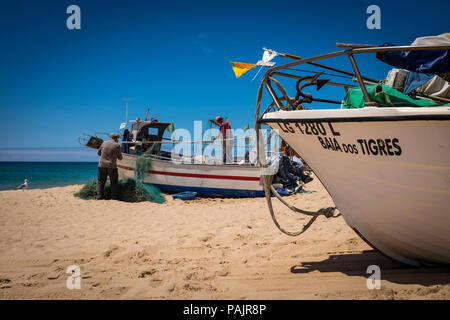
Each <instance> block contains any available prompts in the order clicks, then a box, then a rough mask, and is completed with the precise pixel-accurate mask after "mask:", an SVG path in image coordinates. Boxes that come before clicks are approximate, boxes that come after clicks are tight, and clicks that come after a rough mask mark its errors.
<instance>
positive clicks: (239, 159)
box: [121, 136, 279, 166]
mask: <svg viewBox="0 0 450 320" xmlns="http://www.w3.org/2000/svg"><path fill="white" fill-rule="evenodd" d="M255 138H256V137H255V136H247V137H233V138H228V139H222V140H225V141H233V154H234V151H235V150H237V149H238V148H241V149H242V148H244V150H245V152H248V153H251V152H252V153H253V154H254V155H255V161H250V160H249V159H247V158H246V156H245V155H244V156H236V157H235V158H234V161H233V162H232V163H226V165H249V166H257V165H258V163H257V161H256V152H257V148H256V145H251V144H245V145H239V144H235V143H234V141H239V140H244V139H245V140H249V141H252V139H253V141H254V140H255ZM121 143H122V144H125V145H126V144H128V145H132V146H136V145H137V146H142V145H146V144H148V145H152V146H154V145H157V144H166V145H167V144H169V145H176V144H197V145H198V144H200V145H205V144H211V143H212V141H210V140H198V141H186V140H170V141H122V142H121ZM152 151H153V150H152V147H150V148H149V149H148V150H146V151H144V152H142V153H140V154H138V155H142V156H146V157H149V158H152V159H156V160H161V161H173V160H174V158H173V157H172V156H164V155H162V154H164V153H170V152H168V151H160V152H159V153H156V154H155V153H153V152H152ZM245 152H244V154H245ZM278 152H279V151H278V149H277V150H276V151H272V150H266V157H268V158H271V157H272V156H274V155H276V154H278ZM193 153H194V155H183V156H180V157H177V159H176V161H177V162H178V163H182V164H205V165H222V164H224V163H223V161H222V160H220V159H217V158H215V157H210V156H207V155H198V154H196V152H195V150H194V152H193Z"/></svg>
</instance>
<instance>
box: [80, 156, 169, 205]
mask: <svg viewBox="0 0 450 320" xmlns="http://www.w3.org/2000/svg"><path fill="white" fill-rule="evenodd" d="M150 169H151V159H150V158H148V157H144V156H140V157H137V158H136V166H135V169H134V178H123V179H119V200H120V201H125V202H141V201H151V202H156V203H164V202H165V201H166V199H165V198H164V196H163V195H162V194H161V191H160V190H159V189H158V188H157V187H155V186H153V185H149V184H145V183H143V180H144V178H145V175H146V174H147V173H148V171H149V170H150ZM74 195H75V196H76V197H78V198H81V199H85V200H91V199H96V197H97V178H93V179H92V180H90V181H88V182H87V183H86V184H85V185H84V186H83V188H81V190H80V191H78V192H77V193H75V194H74ZM104 198H105V199H111V185H110V183H109V179H108V182H107V183H106V185H105V191H104Z"/></svg>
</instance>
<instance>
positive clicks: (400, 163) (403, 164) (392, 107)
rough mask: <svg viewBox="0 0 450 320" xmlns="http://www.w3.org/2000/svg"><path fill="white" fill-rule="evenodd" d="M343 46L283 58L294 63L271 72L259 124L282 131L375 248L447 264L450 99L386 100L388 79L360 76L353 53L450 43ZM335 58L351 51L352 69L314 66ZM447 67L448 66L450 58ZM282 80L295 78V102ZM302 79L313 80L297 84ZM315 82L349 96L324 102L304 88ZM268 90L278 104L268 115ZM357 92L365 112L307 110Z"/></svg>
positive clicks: (265, 83)
mask: <svg viewBox="0 0 450 320" xmlns="http://www.w3.org/2000/svg"><path fill="white" fill-rule="evenodd" d="M444 42H445V40H444ZM338 47H341V48H344V49H345V50H342V51H338V52H334V53H331V54H325V55H320V56H317V57H313V58H308V59H302V58H300V57H296V56H293V55H287V54H280V55H282V56H285V57H287V58H291V59H294V60H295V61H293V62H290V63H287V64H285V65H282V66H279V67H276V68H271V69H270V70H268V71H267V73H266V75H265V77H264V79H263V81H262V83H261V87H260V91H259V94H258V104H257V119H258V121H257V124H256V126H257V127H258V126H260V125H262V124H267V125H269V126H270V127H271V128H272V129H277V130H278V131H279V135H280V136H281V137H282V139H284V140H285V141H286V142H287V143H288V144H289V145H290V146H291V147H293V149H294V150H295V151H296V152H298V153H299V154H300V155H301V156H302V158H303V159H304V160H305V161H306V162H307V163H308V165H309V166H310V167H311V169H312V170H313V171H314V173H315V175H316V176H317V177H318V178H319V179H320V181H321V182H322V184H323V185H324V186H325V188H326V189H327V191H328V192H329V194H330V195H331V197H332V198H333V201H334V203H335V205H336V207H337V208H338V209H339V212H340V213H342V215H343V217H344V219H345V221H346V222H347V224H348V225H349V226H350V227H352V228H353V229H354V230H355V231H356V232H357V233H358V234H359V235H360V236H361V237H362V238H363V239H365V240H366V241H367V242H368V243H369V244H370V245H372V246H373V247H375V248H377V249H378V250H380V251H381V252H382V253H384V254H386V255H388V256H390V257H392V258H394V259H397V260H399V261H402V262H404V263H407V264H410V265H416V266H417V265H422V264H448V263H450V105H449V104H448V102H450V100H448V97H446V96H440V97H435V96H432V95H430V96H426V95H423V94H421V95H420V96H421V97H422V98H424V99H425V100H420V101H419V100H417V99H414V100H413V101H412V103H416V104H419V102H420V104H421V106H419V105H413V104H411V107H408V101H409V100H408V99H409V98H407V97H405V98H404V99H406V100H405V101H406V102H405V101H403V102H402V103H400V102H398V100H395V99H393V98H391V99H387V100H386V98H385V97H384V98H383V97H381V96H380V95H379V94H380V92H383V91H384V90H386V87H385V85H384V84H383V85H381V84H380V83H378V81H376V80H373V79H370V78H367V77H363V76H362V75H361V74H360V71H359V69H358V66H357V64H356V61H355V59H354V55H356V54H359V53H368V52H376V53H377V54H380V53H394V54H395V53H396V52H399V53H401V52H414V51H420V52H421V53H426V52H428V51H429V50H433V51H429V52H432V53H433V52H434V53H436V52H438V53H439V51H441V50H442V51H446V52H447V55H448V52H449V51H448V50H449V49H450V45H449V43H447V44H444V45H443V44H442V43H440V44H437V45H436V44H433V45H422V46H417V45H412V46H402V47H395V46H392V47H377V46H369V45H344V44H340V45H339V44H338ZM337 56H348V58H349V59H350V62H351V65H352V67H353V72H347V71H344V70H341V69H337V68H334V67H330V66H328V65H324V64H319V63H317V62H316V61H317V60H320V59H324V58H333V57H337ZM444 56H445V55H444ZM377 57H378V56H377ZM382 58H383V57H382ZM447 59H448V58H447ZM424 61H425V60H424ZM415 62H416V61H414V63H415ZM304 63H307V64H311V65H314V66H315V67H319V68H322V70H327V71H328V70H332V71H333V72H336V73H339V74H340V75H348V76H350V77H353V78H354V79H356V80H357V81H358V84H359V88H355V86H354V85H353V84H351V83H350V84H343V83H335V82H331V81H330V80H329V79H323V76H324V72H318V73H317V74H316V75H314V76H309V77H303V76H300V75H295V74H292V71H289V68H292V67H293V66H297V65H300V64H304ZM443 66H444V68H447V69H445V70H444V71H445V72H448V71H446V70H448V69H450V65H448V60H447V62H444V63H443ZM411 72H412V71H411ZM445 72H442V73H445ZM447 76H448V74H447ZM281 78H291V79H296V80H298V82H297V91H296V96H295V98H294V97H289V96H288V95H287V93H286V92H287V90H286V89H284V87H283V86H282V85H281V80H280V79H281ZM276 79H277V80H276ZM301 81H306V83H307V84H305V85H303V86H301V87H300V83H301ZM273 83H275V84H276V87H277V88H278V92H277V91H275V90H274V89H273V87H272V84H273ZM377 83H378V84H377ZM447 84H448V83H447ZM309 85H316V86H317V89H320V88H321V87H322V86H323V85H334V86H340V87H344V88H345V89H346V91H349V92H347V96H346V100H345V101H344V102H342V101H333V100H326V99H319V98H316V97H313V96H312V95H311V94H307V93H305V92H303V91H302V90H304V88H305V87H306V86H309ZM264 87H265V88H266V89H267V91H268V92H269V94H270V97H271V98H272V100H273V101H272V103H271V105H270V106H269V108H267V109H266V110H265V111H264V112H262V113H261V112H260V110H259V109H260V103H261V96H262V91H263V90H262V88H264ZM380 88H381V89H380ZM352 90H353V92H355V90H359V91H358V92H359V93H360V95H361V97H362V99H363V100H362V101H363V107H362V108H354V109H353V108H350V109H342V106H341V109H322V110H304V109H305V103H314V102H315V101H320V102H329V103H338V104H343V105H345V103H348V102H351V101H350V98H351V97H349V95H350V94H351V92H350V91H352ZM371 90H372V91H371ZM373 90H374V91H373ZM393 90H394V89H393ZM397 91H398V90H397ZM385 93H386V92H385ZM387 94H389V92H388V93H387ZM394 94H397V93H395V92H394ZM278 95H280V96H278ZM314 95H316V93H315V94H314ZM418 97H419V95H417V96H415V98H418ZM347 98H348V99H347ZM380 99H384V100H383V101H384V102H386V103H383V101H380ZM394 100H395V101H397V103H398V104H397V103H396V102H395V101H394ZM286 101H287V102H286ZM427 101H428V102H427ZM389 102H390V103H389ZM262 163H263V161H262ZM265 181H270V180H265ZM267 199H268V202H269V207H270V209H271V210H272V206H271V199H270V197H268V198H267Z"/></svg>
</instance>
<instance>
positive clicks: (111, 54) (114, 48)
mask: <svg viewBox="0 0 450 320" xmlns="http://www.w3.org/2000/svg"><path fill="white" fill-rule="evenodd" d="M71 4H76V5H78V6H80V8H81V30H68V29H67V28H66V19H67V17H68V14H66V8H67V7H68V6H69V5H71ZM371 4H377V5H379V6H380V8H381V30H369V29H367V28H366V19H367V17H368V15H367V14H366V8H367V7H368V6H369V5H371ZM448 12H450V2H444V1H435V0H430V1H395V2H393V1H339V2H338V1H300V0H297V1H264V0H258V1H230V0H229V1H211V0H210V1H138V0H127V1H125V0H120V1H119V0H110V1H106V0H88V1H84V0H70V1H66V0H58V1H56V0H51V1H50V0H49V1H43V0H35V1H22V0H14V1H2V2H1V3H0V40H1V47H0V48H1V50H0V108H1V109H0V110H1V114H2V119H3V123H2V126H1V128H0V133H1V136H2V139H1V140H0V148H55V147H71V148H72V147H77V146H79V145H78V136H79V135H80V134H82V133H94V132H96V131H102V132H105V131H107V132H110V131H117V129H118V126H119V124H120V122H123V121H124V117H125V107H124V102H123V101H122V99H123V98H130V99H131V101H130V103H129V118H130V119H133V118H136V117H141V118H143V117H144V116H145V112H146V109H147V108H148V107H149V108H150V114H151V116H153V117H156V118H158V119H159V120H165V121H173V122H174V123H175V127H178V128H180V127H183V128H188V129H190V128H192V125H193V121H194V120H203V121H206V120H207V119H209V118H212V117H215V116H216V115H219V114H220V115H223V116H225V117H229V118H230V119H231V125H232V127H233V128H237V127H244V126H246V125H247V123H250V125H252V123H253V119H254V109H255V99H256V91H257V88H258V85H259V80H260V79H261V77H262V73H260V75H259V77H258V79H257V80H255V81H254V82H251V79H252V77H253V76H254V75H255V73H256V69H254V70H251V71H249V72H248V73H247V74H245V75H244V76H242V77H241V78H239V79H236V78H235V76H234V73H233V71H232V68H231V65H230V64H229V61H240V62H249V63H256V62H257V61H258V60H259V59H260V58H261V55H262V50H261V49H262V47H267V48H271V49H274V50H276V51H279V52H288V53H292V54H296V55H300V56H302V57H308V56H313V55H316V54H320V53H324V52H330V51H335V50H336V48H335V43H336V42H351V43H371V44H382V43H385V42H389V43H393V44H403V45H406V44H409V43H411V42H412V41H413V40H414V39H415V38H416V37H419V36H428V35H436V34H441V33H444V32H450V22H449V19H448ZM357 59H358V62H359V64H360V65H361V69H362V70H363V71H364V73H365V74H366V75H368V76H371V77H374V78H378V79H383V78H384V77H385V75H386V73H387V71H388V70H389V67H388V66H385V65H383V64H382V63H381V62H379V61H376V59H375V58H374V55H369V56H367V57H361V58H360V57H357ZM275 61H276V62H277V63H281V62H282V61H283V59H280V58H277V59H276V60H275ZM345 62H346V61H345ZM341 63H342V62H338V65H341ZM372 63H373V64H372ZM342 66H344V67H345V68H346V69H351V68H350V65H349V64H348V63H347V62H346V64H342ZM332 93H335V92H332ZM338 94H339V95H341V96H329V97H328V98H331V99H337V100H339V99H342V98H343V92H342V93H341V92H340V91H339V92H338ZM0 152H1V151H0Z"/></svg>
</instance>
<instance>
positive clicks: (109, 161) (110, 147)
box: [97, 133, 122, 200]
mask: <svg viewBox="0 0 450 320" xmlns="http://www.w3.org/2000/svg"><path fill="white" fill-rule="evenodd" d="M109 137H110V138H111V139H110V140H108V141H105V142H103V143H102V145H101V146H100V148H99V149H98V152H97V154H98V155H99V156H100V160H99V162H98V181H97V200H101V199H103V193H104V190H105V184H106V180H107V179H108V176H109V181H110V183H111V199H114V200H117V198H118V195H119V182H118V181H119V173H118V171H117V164H116V161H117V159H119V160H122V152H121V151H120V145H119V144H118V141H119V135H118V134H114V133H111V134H110V135H109Z"/></svg>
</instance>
